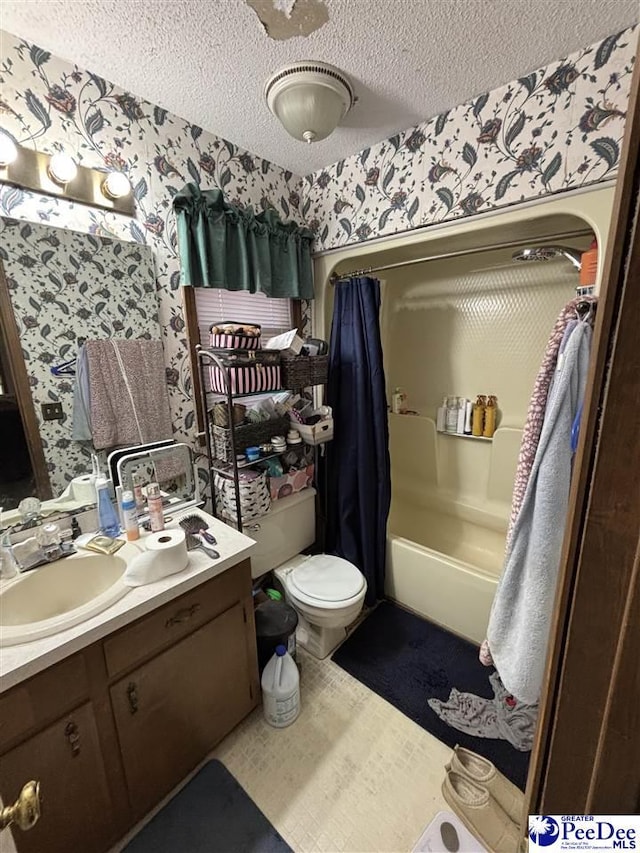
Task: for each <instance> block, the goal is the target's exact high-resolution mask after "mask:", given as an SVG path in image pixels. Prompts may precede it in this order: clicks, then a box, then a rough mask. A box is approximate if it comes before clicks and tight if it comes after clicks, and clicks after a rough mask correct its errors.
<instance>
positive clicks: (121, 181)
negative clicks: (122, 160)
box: [102, 172, 131, 198]
mask: <svg viewBox="0 0 640 853" xmlns="http://www.w3.org/2000/svg"><path fill="white" fill-rule="evenodd" d="M102 192H103V193H104V194H105V195H106V197H107V198H124V197H125V196H127V195H129V193H130V192H131V183H130V182H129V178H128V177H127V176H126V175H125V174H124V172H109V174H108V175H107V177H106V178H105V179H104V181H103V182H102Z"/></svg>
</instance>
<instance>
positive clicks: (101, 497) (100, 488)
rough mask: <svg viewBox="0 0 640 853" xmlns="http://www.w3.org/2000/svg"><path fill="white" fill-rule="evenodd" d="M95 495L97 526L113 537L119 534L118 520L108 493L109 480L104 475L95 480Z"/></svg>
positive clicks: (106, 534) (102, 531)
mask: <svg viewBox="0 0 640 853" xmlns="http://www.w3.org/2000/svg"><path fill="white" fill-rule="evenodd" d="M96 496H97V502H98V527H99V528H100V532H101V533H104V535H105V536H109V537H111V539H115V538H116V536H119V535H120V522H119V521H118V516H117V514H116V511H115V508H114V506H113V504H112V503H111V496H110V495H109V481H108V480H107V479H106V478H105V477H98V478H97V480H96Z"/></svg>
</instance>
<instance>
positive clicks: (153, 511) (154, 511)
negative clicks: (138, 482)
mask: <svg viewBox="0 0 640 853" xmlns="http://www.w3.org/2000/svg"><path fill="white" fill-rule="evenodd" d="M147 507H148V509H149V522H150V523H151V532H152V533H158V531H160V530H164V513H163V512H162V495H161V494H160V486H159V485H158V483H149V485H148V486H147Z"/></svg>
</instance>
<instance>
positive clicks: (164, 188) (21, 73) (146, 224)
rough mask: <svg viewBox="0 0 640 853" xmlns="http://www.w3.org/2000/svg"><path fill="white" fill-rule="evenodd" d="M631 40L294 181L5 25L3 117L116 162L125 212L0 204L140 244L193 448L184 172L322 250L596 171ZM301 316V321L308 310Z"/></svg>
mask: <svg viewBox="0 0 640 853" xmlns="http://www.w3.org/2000/svg"><path fill="white" fill-rule="evenodd" d="M637 37H638V28H637V27H632V28H630V29H627V30H625V31H623V32H621V33H617V34H615V35H612V36H609V37H608V38H606V39H604V40H602V41H601V42H598V43H597V44H594V45H592V46H590V47H588V48H585V49H583V50H580V51H577V52H576V53H573V54H571V55H570V56H569V57H567V58H566V59H564V60H561V61H560V62H557V63H553V64H552V65H549V66H546V67H544V68H539V69H537V70H535V71H532V72H531V73H529V74H526V75H524V76H523V77H521V78H520V79H519V80H517V81H514V82H512V83H509V84H507V85H506V86H502V87H500V88H498V89H495V90H493V91H492V92H489V93H485V94H482V95H480V96H478V97H476V98H474V99H473V100H471V101H469V102H468V103H466V104H462V105H460V106H457V107H455V108H453V109H451V110H449V111H448V112H446V113H443V114H441V115H439V116H437V117H435V118H432V119H429V120H427V121H424V122H422V123H421V124H419V125H417V126H416V127H413V128H409V129H408V130H405V131H402V132H399V133H397V134H396V135H395V136H393V137H391V138H390V139H386V140H384V141H382V142H380V143H378V144H377V145H374V146H371V147H370V148H366V149H365V150H364V151H361V152H360V153H358V154H355V155H353V156H351V157H349V158H346V159H344V160H341V161H339V162H338V163H335V164H334V165H333V166H331V167H328V168H326V169H322V170H320V171H318V172H316V173H314V174H312V175H309V176H307V177H306V178H304V179H303V178H300V177H298V176H296V175H294V174H292V173H291V172H288V171H286V170H284V169H282V168H280V167H279V166H276V165H275V164H273V163H269V162H268V161H266V160H263V159H261V158H260V157H257V156H256V155H254V154H251V153H250V152H248V151H244V150H242V149H240V148H238V147H237V146H236V145H234V144H233V143H231V142H229V141H227V140H224V139H222V138H220V137H218V136H215V135H214V134H212V133H209V132H207V131H204V130H203V129H202V128H200V127H198V126H197V125H194V124H192V123H190V122H189V121H187V120H185V119H182V118H180V117H178V116H176V115H173V114H171V113H169V112H167V111H166V110H164V109H162V108H161V107H159V106H156V105H154V104H151V103H149V102H147V101H144V100H142V99H141V98H139V97H137V96H136V95H134V94H131V93H128V92H125V91H124V90H122V89H119V88H118V87H116V86H114V85H113V84H112V83H110V82H109V81H107V80H105V79H103V78H102V77H100V76H98V75H96V74H93V73H92V72H90V71H87V70H85V69H83V68H79V67H78V66H76V65H73V64H70V63H68V62H66V61H63V60H61V59H58V58H56V57H55V56H53V55H52V54H51V53H50V52H49V51H46V50H44V49H42V48H40V47H38V46H36V45H33V44H30V43H27V42H25V41H24V40H22V39H20V38H17V37H14V36H12V35H9V34H8V33H2V40H1V53H0V84H2V94H1V96H0V126H2V128H3V129H4V130H6V131H8V132H9V133H10V134H11V135H12V136H13V137H14V138H15V139H16V140H17V141H18V142H19V143H21V144H22V145H28V146H33V147H37V149H38V150H41V151H45V152H47V153H53V152H55V151H57V150H65V151H66V152H67V153H70V154H72V155H73V156H74V157H75V158H76V159H77V160H78V161H80V162H82V163H83V164H84V165H87V166H93V167H99V168H111V169H120V170H122V171H123V172H125V173H126V174H127V175H128V176H129V178H130V180H131V182H132V184H133V186H134V195H135V198H136V208H137V215H136V217H135V218H133V219H131V218H128V217H124V216H121V215H117V214H113V213H109V212H106V211H99V210H96V209H92V208H89V207H84V206H82V205H79V204H72V203H69V202H66V201H62V200H59V199H53V198H49V197H45V196H40V195H37V194H33V193H30V192H26V191H23V190H20V189H16V188H13V187H8V186H2V185H0V213H2V214H4V215H7V216H11V217H13V218H15V219H18V220H23V221H31V222H40V223H45V224H47V225H58V226H60V227H63V228H71V229H75V230H77V231H81V232H85V233H89V234H92V235H94V236H96V237H97V236H103V237H116V238H119V239H123V240H129V241H133V242H135V243H140V244H146V245H148V246H149V247H150V248H151V250H152V252H153V257H154V262H155V275H156V289H157V297H158V315H159V320H160V327H161V334H162V340H163V343H164V349H165V363H166V371H167V382H168V385H169V395H170V400H171V406H172V416H173V424H174V431H175V434H176V438H177V439H178V440H183V441H187V442H190V443H191V444H192V445H193V446H196V444H195V442H196V437H195V430H196V426H195V412H194V407H193V401H192V386H191V374H190V368H189V362H188V355H187V341H186V336H185V324H184V319H183V315H182V302H181V297H180V293H179V263H178V256H177V240H176V229H175V222H174V218H173V213H172V207H171V199H172V197H173V195H175V193H176V192H177V191H178V189H180V188H181V187H182V186H183V185H184V184H185V183H186V182H188V181H196V182H198V183H200V184H201V185H202V186H203V187H205V188H207V187H220V188H221V189H223V190H224V192H225V195H226V197H227V198H228V199H230V200H232V201H235V202H236V203H238V204H241V205H247V204H250V205H253V206H254V207H255V208H257V209H260V208H262V209H264V208H267V207H272V208H275V209H276V210H277V211H278V212H279V214H280V215H281V216H282V217H283V218H285V219H287V218H290V219H293V220H294V221H296V222H299V223H302V222H305V223H306V224H307V225H308V226H309V227H311V228H313V230H314V231H315V232H316V235H317V244H316V248H317V250H323V249H330V248H334V247H337V246H341V245H346V244H349V243H355V242H358V241H364V240H368V239H372V238H374V237H378V236H382V235H385V234H392V233H398V232H402V231H405V230H410V229H413V228H418V227H424V226H428V225H431V224H435V223H438V222H443V221H446V220H451V219H455V218H457V217H461V216H469V215H473V214H475V213H483V212H485V211H488V210H492V209H495V208H499V207H503V206H506V205H509V204H514V203H517V202H520V201H523V200H527V199H531V198H535V197H539V196H543V195H547V194H551V193H556V192H561V191H563V190H568V189H573V188H577V187H581V186H586V185H589V184H593V183H597V182H599V181H603V180H608V179H611V178H613V177H615V175H616V171H617V166H618V162H619V157H620V145H621V140H622V136H623V131H624V121H625V114H626V108H627V102H628V94H629V84H630V80H631V72H632V69H633V61H634V54H635V51H636V43H637ZM304 317H305V321H306V322H307V325H308V326H309V317H310V307H309V306H308V305H307V306H305V308H304ZM201 475H202V476H203V477H204V476H206V474H205V470H204V467H203V468H202V470H201Z"/></svg>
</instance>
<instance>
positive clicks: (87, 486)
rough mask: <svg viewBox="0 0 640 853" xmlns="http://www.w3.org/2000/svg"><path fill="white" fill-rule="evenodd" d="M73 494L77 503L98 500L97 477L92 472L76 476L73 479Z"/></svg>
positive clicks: (92, 502)
mask: <svg viewBox="0 0 640 853" xmlns="http://www.w3.org/2000/svg"><path fill="white" fill-rule="evenodd" d="M71 495H72V497H73V499H74V501H76V503H82V504H85V505H88V504H94V503H95V502H96V485H95V477H94V476H93V475H92V474H83V475H82V477H74V478H73V480H72V481H71Z"/></svg>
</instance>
